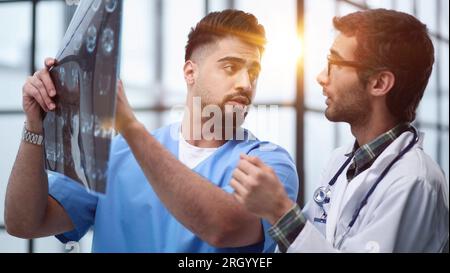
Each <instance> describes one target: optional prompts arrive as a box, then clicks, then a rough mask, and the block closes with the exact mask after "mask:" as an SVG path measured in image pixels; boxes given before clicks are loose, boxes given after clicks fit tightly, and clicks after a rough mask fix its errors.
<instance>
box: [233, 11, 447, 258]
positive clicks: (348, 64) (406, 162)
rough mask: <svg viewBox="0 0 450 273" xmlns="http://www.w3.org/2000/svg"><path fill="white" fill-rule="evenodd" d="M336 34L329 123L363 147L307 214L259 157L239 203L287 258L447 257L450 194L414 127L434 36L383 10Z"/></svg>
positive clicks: (334, 170) (248, 165)
mask: <svg viewBox="0 0 450 273" xmlns="http://www.w3.org/2000/svg"><path fill="white" fill-rule="evenodd" d="M333 24H334V27H335V28H336V29H337V30H338V32H339V33H338V35H337V37H336V39H335V41H334V43H333V45H332V47H331V49H330V54H329V55H328V67H327V68H326V69H325V70H324V71H322V72H321V73H320V74H319V75H318V77H317V81H318V83H319V84H320V85H321V86H322V87H323V94H324V96H326V105H327V108H326V111H325V115H326V117H327V118H328V119H329V120H330V121H332V122H347V123H349V124H350V127H351V131H352V134H353V135H354V136H355V138H356V140H355V142H354V144H352V145H350V146H348V147H341V148H338V149H337V150H336V151H334V153H333V154H332V156H331V159H330V161H329V163H328V165H327V166H326V168H325V170H324V172H323V174H322V177H321V180H320V183H319V185H318V189H317V190H316V191H315V193H314V196H313V198H312V199H311V201H310V202H309V203H307V204H306V206H305V207H304V208H303V209H300V207H299V206H298V205H297V204H294V203H293V202H292V201H290V200H289V198H288V197H287V195H286V193H285V191H284V189H283V187H282V184H281V183H280V182H279V181H278V178H277V176H276V175H275V173H274V172H273V171H272V170H271V168H270V167H268V166H266V165H265V164H264V163H262V162H261V160H260V159H258V158H256V157H248V156H245V155H243V156H241V161H240V162H239V165H238V167H237V168H236V170H235V171H234V174H233V180H232V182H231V186H232V187H233V188H234V190H235V192H234V196H235V197H236V198H237V200H238V201H239V202H241V203H243V204H244V205H245V206H246V207H247V209H249V210H250V211H251V212H253V213H254V214H256V215H257V216H259V217H261V218H265V219H267V220H269V222H270V223H271V224H272V225H273V226H272V228H271V230H270V234H271V236H272V237H273V238H274V239H275V240H276V241H277V244H278V250H279V251H281V252H440V251H442V250H443V249H444V248H445V247H446V243H447V248H448V234H449V229H448V223H449V208H448V197H449V196H448V186H447V182H446V178H445V176H444V174H443V172H442V170H441V169H440V168H439V166H438V165H437V164H436V163H435V162H433V160H432V159H431V158H430V157H429V156H428V155H427V154H426V153H425V152H424V151H423V137H424V136H423V134H422V133H418V132H417V130H416V129H415V128H414V127H412V126H411V125H410V123H411V122H413V121H414V119H415V112H416V109H417V106H418V104H419V102H420V100H421V98H422V96H423V93H424V90H425V87H426V85H427V83H428V79H429V77H430V74H431V71H432V66H433V63H434V48H433V44H432V42H431V39H430V38H429V35H428V32H427V28H426V26H425V25H424V24H422V23H421V22H420V21H418V20H417V19H416V18H414V17H413V16H411V15H408V14H405V13H401V12H396V11H390V10H383V9H378V10H368V11H362V12H356V13H352V14H349V15H347V16H344V17H340V18H339V17H336V18H334V20H333ZM316 145H319V144H318V143H316ZM299 152H301V151H299Z"/></svg>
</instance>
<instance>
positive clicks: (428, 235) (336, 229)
mask: <svg viewBox="0 0 450 273" xmlns="http://www.w3.org/2000/svg"><path fill="white" fill-rule="evenodd" d="M412 137H413V134H412V133H411V132H405V133H403V134H402V135H401V136H400V137H398V138H397V139H396V140H395V141H394V142H393V143H392V144H391V145H389V147H387V148H386V149H385V151H383V153H382V154H381V155H380V156H379V157H378V158H377V159H376V161H375V162H374V163H373V164H372V166H371V167H370V168H369V169H368V170H366V171H364V172H362V173H360V174H359V175H357V176H356V177H355V178H354V179H353V180H352V181H351V182H350V183H348V182H347V180H346V171H347V169H345V170H344V172H342V174H341V175H340V177H339V179H338V180H337V182H336V183H335V184H334V186H332V187H331V191H332V195H331V201H330V203H328V204H327V205H325V209H326V211H327V212H328V219H327V223H326V224H324V223H320V222H314V218H315V217H321V216H322V214H323V211H322V209H321V208H320V207H319V206H318V205H317V204H316V203H315V202H314V201H313V200H312V199H311V201H310V202H309V203H308V204H306V206H305V208H304V209H303V213H304V214H305V216H306V218H307V220H308V221H307V224H306V225H305V227H304V228H303V230H302V231H301V232H300V234H299V235H298V236H297V238H296V239H295V241H294V242H293V243H292V245H291V246H290V247H289V248H288V250H287V252H440V251H441V250H442V248H443V247H444V245H445V243H446V242H447V240H448V235H449V228H448V223H449V213H448V212H449V205H448V204H449V202H448V198H449V193H448V185H447V182H446V179H445V176H444V174H443V172H442V170H441V169H440V168H439V166H438V165H437V164H436V163H435V162H434V161H433V160H432V159H431V158H430V157H429V156H428V155H426V154H425V153H424V151H423V148H422V143H423V134H420V140H419V142H418V143H417V144H416V145H415V146H414V147H413V148H412V150H410V151H409V152H408V153H406V154H405V155H404V156H403V158H402V159H400V160H399V161H397V163H396V164H394V165H393V166H392V168H391V169H390V171H389V172H388V173H387V175H386V176H385V178H384V179H383V180H382V181H381V182H380V184H378V186H377V187H376V189H375V191H374V192H373V194H372V195H371V196H370V198H369V200H368V203H367V204H366V205H365V207H364V208H363V209H362V210H361V212H360V215H359V217H358V219H357V220H356V222H355V224H354V225H353V227H352V229H351V230H350V232H349V233H348V235H347V237H346V239H345V240H344V241H343V244H342V245H341V248H340V249H338V248H337V245H338V242H339V240H340V238H341V237H342V235H343V233H344V232H345V230H346V229H347V226H348V224H349V222H350V221H351V219H352V216H353V214H354V212H355V210H356V209H357V207H359V205H360V202H361V200H362V199H363V198H364V196H365V195H366V193H367V192H368V190H369V189H370V187H371V185H373V183H374V182H375V181H376V179H377V178H378V176H379V175H380V173H381V172H382V171H383V170H384V169H385V168H386V166H387V165H388V164H389V163H390V162H391V161H392V160H393V159H394V158H395V157H396V156H397V155H398V154H399V153H400V151H401V150H402V149H403V148H404V147H406V146H408V144H409V143H410V141H411V139H412ZM352 148H353V145H350V146H349V147H347V148H339V149H337V150H336V151H335V152H334V153H333V156H332V158H331V160H330V161H329V163H328V166H327V168H326V169H325V172H324V173H323V175H322V179H321V183H320V185H327V184H328V182H329V181H330V179H331V178H332V177H333V176H334V175H335V174H336V172H337V170H338V169H339V168H340V167H341V166H342V164H343V163H344V161H345V160H346V159H347V157H345V154H346V153H348V152H350V151H351V149H352ZM347 168H348V167H347Z"/></svg>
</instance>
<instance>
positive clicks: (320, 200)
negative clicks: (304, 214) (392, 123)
mask: <svg viewBox="0 0 450 273" xmlns="http://www.w3.org/2000/svg"><path fill="white" fill-rule="evenodd" d="M408 131H411V132H412V133H413V134H414V137H413V139H412V140H411V142H410V143H409V144H408V146H406V147H405V148H404V149H403V150H402V151H400V153H399V154H398V155H397V156H396V157H395V158H394V159H393V160H392V161H391V163H389V165H388V166H387V167H386V168H385V169H384V170H383V172H382V173H381V175H380V176H379V177H378V179H377V180H376V181H375V183H374V184H373V185H372V187H371V188H370V190H369V191H368V192H367V194H366V196H365V197H364V199H363V200H362V201H361V203H360V204H359V207H358V208H357V209H356V210H355V213H354V214H353V217H352V220H351V221H350V223H349V224H348V226H347V230H346V231H345V232H344V234H343V235H342V237H341V239H340V240H339V243H338V244H337V248H338V249H340V248H341V245H342V243H343V242H344V239H345V238H346V237H347V234H348V233H349V232H350V229H351V228H352V227H353V225H354V224H355V222H356V220H357V219H358V216H359V213H360V212H361V210H362V209H363V207H364V206H365V205H366V204H367V200H368V199H369V197H370V196H371V195H372V193H373V192H374V191H375V188H376V187H377V186H378V184H379V183H380V182H381V180H383V178H384V177H385V176H386V174H387V173H388V171H389V170H390V169H391V167H392V166H393V165H394V164H395V163H396V162H397V161H398V160H399V159H400V158H402V157H403V156H404V155H405V154H406V153H407V152H408V151H410V150H411V149H412V148H413V147H414V145H416V143H417V142H419V134H418V133H417V130H416V129H415V128H414V127H410V128H409V129H408ZM352 159H353V155H351V156H349V157H348V159H347V160H346V161H345V162H344V164H343V165H342V166H341V167H340V168H339V170H338V171H337V172H336V174H335V175H334V176H333V178H331V180H330V182H328V185H326V186H321V187H319V188H318V189H317V190H316V191H315V192H314V196H313V199H314V201H315V202H316V204H317V205H318V206H319V207H320V208H322V210H323V215H322V217H320V218H314V222H320V223H326V219H327V213H326V211H325V208H324V205H325V204H327V203H329V202H330V198H331V187H332V186H333V185H334V184H335V183H336V181H337V179H338V178H339V176H340V175H341V174H342V172H343V171H344V170H345V168H346V167H347V166H348V164H350V162H351V161H352Z"/></svg>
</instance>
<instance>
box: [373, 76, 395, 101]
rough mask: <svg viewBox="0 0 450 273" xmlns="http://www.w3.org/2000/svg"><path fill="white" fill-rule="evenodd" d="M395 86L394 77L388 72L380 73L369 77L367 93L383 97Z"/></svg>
mask: <svg viewBox="0 0 450 273" xmlns="http://www.w3.org/2000/svg"><path fill="white" fill-rule="evenodd" d="M394 84H395V75H394V73H392V72H390V71H381V72H378V73H377V74H375V75H374V76H372V77H370V79H369V84H368V87H369V89H370V90H369V92H370V94H371V95H372V96H376V97H379V96H385V95H387V93H389V91H391V89H392V87H394Z"/></svg>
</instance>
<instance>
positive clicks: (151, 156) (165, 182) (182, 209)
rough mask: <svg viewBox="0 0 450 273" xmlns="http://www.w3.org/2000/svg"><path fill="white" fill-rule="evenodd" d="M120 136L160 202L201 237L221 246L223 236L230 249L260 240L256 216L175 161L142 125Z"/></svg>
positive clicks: (259, 227) (258, 221)
mask: <svg viewBox="0 0 450 273" xmlns="http://www.w3.org/2000/svg"><path fill="white" fill-rule="evenodd" d="M123 136H124V137H125V139H126V140H127V142H128V145H129V146H130V148H131V150H132V152H133V154H134V156H135V157H136V160H137V161H138V163H139V165H140V166H141V168H142V170H143V172H144V174H145V175H146V177H147V179H148V180H149V181H150V182H151V185H152V187H153V190H154V191H155V192H156V193H157V194H158V197H159V198H160V199H161V201H162V202H163V203H164V204H165V205H166V207H167V208H168V209H169V211H170V212H171V213H172V214H173V215H174V216H175V217H176V218H177V219H178V220H179V221H180V222H181V223H183V225H185V226H186V227H188V228H189V229H190V230H191V231H192V232H194V233H195V234H197V235H198V236H199V237H200V238H202V239H203V240H205V241H208V242H210V243H212V244H217V245H221V241H222V239H223V238H222V235H224V234H225V235H227V236H228V237H229V239H230V240H229V241H228V242H226V243H225V245H227V246H230V247H231V246H243V245H248V244H252V243H256V242H258V241H260V240H262V232H261V225H260V220H259V219H258V218H257V217H255V216H253V215H252V214H250V213H248V212H247V211H246V210H245V209H244V208H243V207H242V206H241V205H239V204H238V203H237V202H236V201H235V200H234V198H233V197H232V196H231V195H229V194H227V193H225V192H224V191H223V190H222V189H220V188H218V187H216V186H215V185H213V184H212V183H211V182H209V181H208V180H206V179H204V178H203V177H201V176H200V175H198V174H197V173H195V172H193V171H191V170H190V169H188V168H187V167H186V166H185V165H183V164H182V163H181V162H180V161H178V160H177V159H176V158H175V157H174V156H173V155H172V154H170V152H169V151H167V150H166V149H165V148H164V147H163V146H162V145H161V144H160V143H159V142H158V141H157V140H156V139H155V138H153V137H152V136H151V135H150V134H149V133H148V132H147V130H146V129H145V128H144V126H143V125H141V124H138V123H136V124H135V125H133V128H128V129H127V130H126V131H125V133H123ZM255 227H256V228H257V229H258V230H257V231H256V232H255ZM246 229H247V230H246ZM258 231H259V232H258ZM249 234H250V235H249ZM231 237H233V238H231Z"/></svg>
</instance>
